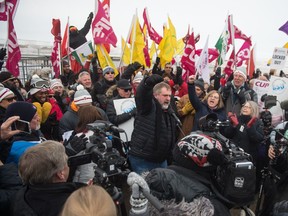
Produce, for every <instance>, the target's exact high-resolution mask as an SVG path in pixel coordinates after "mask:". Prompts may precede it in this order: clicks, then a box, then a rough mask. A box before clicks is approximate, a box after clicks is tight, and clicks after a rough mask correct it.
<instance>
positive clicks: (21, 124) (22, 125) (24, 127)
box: [11, 119, 31, 134]
mask: <svg viewBox="0 0 288 216" xmlns="http://www.w3.org/2000/svg"><path fill="white" fill-rule="evenodd" d="M11 128H12V130H20V131H22V132H25V133H29V134H30V133H31V127H30V122H27V121H24V120H21V119H19V120H16V121H15V122H13V123H12V125H11Z"/></svg>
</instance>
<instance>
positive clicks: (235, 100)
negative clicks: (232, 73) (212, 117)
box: [220, 81, 258, 115]
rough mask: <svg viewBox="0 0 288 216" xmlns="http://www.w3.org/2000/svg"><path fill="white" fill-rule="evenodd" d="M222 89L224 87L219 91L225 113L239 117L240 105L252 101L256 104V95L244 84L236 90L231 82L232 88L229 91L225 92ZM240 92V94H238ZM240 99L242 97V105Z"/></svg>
mask: <svg viewBox="0 0 288 216" xmlns="http://www.w3.org/2000/svg"><path fill="white" fill-rule="evenodd" d="M224 88H225V87H222V88H221V89H220V93H221V96H222V98H223V100H224V104H225V111H226V113H228V112H232V113H236V114H237V115H239V114H240V110H241V107H242V104H243V103H244V102H245V101H247V100H252V101H254V102H256V103H258V96H257V93H256V92H255V91H254V90H253V89H250V88H249V87H248V86H247V84H246V83H245V84H244V85H243V86H242V87H240V88H239V89H236V88H235V86H234V85H233V81H232V87H231V89H230V90H229V91H227V92H226V91H225V89H224ZM241 91H242V93H240V92H241ZM240 95H242V96H240ZM240 97H244V98H243V99H242V103H241V99H240Z"/></svg>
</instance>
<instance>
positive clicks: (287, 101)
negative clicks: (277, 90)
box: [280, 100, 288, 110]
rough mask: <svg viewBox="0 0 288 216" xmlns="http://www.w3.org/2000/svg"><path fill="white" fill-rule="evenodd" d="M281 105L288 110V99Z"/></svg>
mask: <svg viewBox="0 0 288 216" xmlns="http://www.w3.org/2000/svg"><path fill="white" fill-rule="evenodd" d="M280 107H281V109H282V110H288V100H284V101H282V102H281V103H280Z"/></svg>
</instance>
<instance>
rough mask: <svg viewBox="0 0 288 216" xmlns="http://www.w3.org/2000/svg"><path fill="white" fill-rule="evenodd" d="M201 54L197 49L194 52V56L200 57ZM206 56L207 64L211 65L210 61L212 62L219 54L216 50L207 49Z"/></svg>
mask: <svg viewBox="0 0 288 216" xmlns="http://www.w3.org/2000/svg"><path fill="white" fill-rule="evenodd" d="M195 42H196V41H195ZM201 52H202V49H197V50H196V52H195V55H198V56H200V54H201ZM208 55H209V58H208V60H209V63H211V62H212V61H214V60H215V59H217V58H218V57H219V52H218V50H217V49H214V48H208Z"/></svg>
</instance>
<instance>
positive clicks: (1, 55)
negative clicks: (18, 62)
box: [0, 48, 6, 60]
mask: <svg viewBox="0 0 288 216" xmlns="http://www.w3.org/2000/svg"><path fill="white" fill-rule="evenodd" d="M5 56H6V49H5V48H1V49H0V60H3V59H4V57H5Z"/></svg>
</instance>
